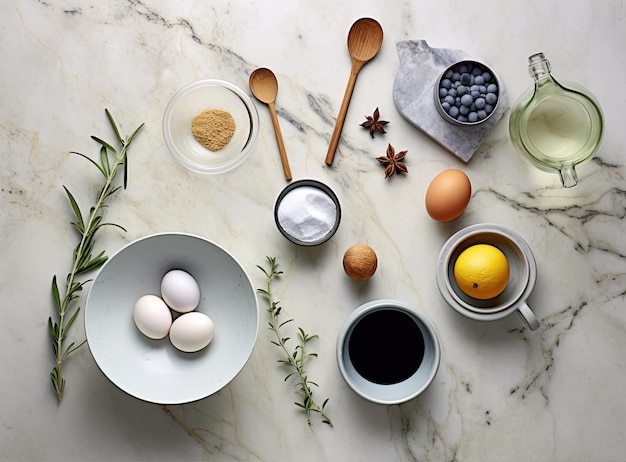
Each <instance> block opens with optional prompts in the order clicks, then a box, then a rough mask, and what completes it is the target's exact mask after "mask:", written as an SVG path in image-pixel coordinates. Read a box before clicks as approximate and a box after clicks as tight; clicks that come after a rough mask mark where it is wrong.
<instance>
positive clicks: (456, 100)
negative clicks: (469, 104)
mask: <svg viewBox="0 0 626 462" xmlns="http://www.w3.org/2000/svg"><path fill="white" fill-rule="evenodd" d="M454 105H455V106H457V107H458V106H460V105H461V97H460V96H457V97H456V98H454Z"/></svg>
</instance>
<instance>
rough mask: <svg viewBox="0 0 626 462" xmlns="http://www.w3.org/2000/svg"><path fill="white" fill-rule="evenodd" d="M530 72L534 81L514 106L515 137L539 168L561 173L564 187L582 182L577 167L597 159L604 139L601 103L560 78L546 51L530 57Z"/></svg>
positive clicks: (512, 124) (512, 127)
mask: <svg viewBox="0 0 626 462" xmlns="http://www.w3.org/2000/svg"><path fill="white" fill-rule="evenodd" d="M528 71H529V73H530V76H531V77H532V78H533V79H534V84H533V85H532V86H530V87H529V88H528V89H527V90H526V91H525V92H524V93H523V94H522V95H521V96H520V97H519V98H518V99H517V101H516V102H515V104H514V105H513V109H512V110H511V115H510V117H509V134H510V136H511V141H512V142H513V144H514V146H515V147H516V148H517V150H518V151H519V152H520V153H521V154H522V155H523V156H524V157H525V159H526V160H528V161H529V162H530V163H531V164H532V165H534V166H535V167H538V168H540V169H542V170H545V171H550V172H558V173H559V176H560V178H561V183H562V184H563V187H565V188H570V187H573V186H576V184H577V183H578V175H577V174H576V169H575V167H576V165H578V164H580V163H581V162H584V161H587V160H589V159H591V158H592V157H593V156H594V155H595V153H596V152H597V150H598V148H599V147H600V143H601V141H602V135H603V132H604V120H603V115H602V109H601V108H600V104H599V103H598V101H597V100H596V98H595V97H594V96H593V94H592V93H591V92H590V91H589V90H587V89H586V88H584V87H583V86H581V85H578V84H576V83H573V82H565V81H564V82H563V84H561V83H559V82H557V81H556V79H555V78H554V77H552V74H551V66H550V62H549V61H548V59H546V57H545V56H544V54H543V53H536V54H534V55H532V56H531V57H530V58H528Z"/></svg>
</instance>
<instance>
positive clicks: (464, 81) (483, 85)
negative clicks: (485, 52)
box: [433, 60, 500, 126]
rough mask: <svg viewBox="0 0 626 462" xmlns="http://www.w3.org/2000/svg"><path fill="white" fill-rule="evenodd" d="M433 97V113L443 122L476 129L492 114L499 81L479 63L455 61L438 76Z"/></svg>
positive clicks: (496, 99)
mask: <svg viewBox="0 0 626 462" xmlns="http://www.w3.org/2000/svg"><path fill="white" fill-rule="evenodd" d="M433 93H434V99H435V107H436V108H437V112H439V114H440V115H441V117H443V118H444V120H446V121H448V122H450V123H452V124H455V125H462V126H474V125H480V124H482V123H484V122H486V121H487V120H489V118H490V117H491V116H492V115H493V113H494V112H496V108H497V107H498V101H499V99H500V81H499V79H498V76H497V75H496V73H495V72H493V71H492V70H491V69H490V68H489V67H487V66H486V65H485V64H483V63H480V62H478V61H472V60H466V61H459V62H457V63H454V64H452V65H451V66H450V67H448V68H447V69H446V70H445V71H443V72H442V73H441V75H440V76H439V78H438V79H437V82H435V85H434V92H433Z"/></svg>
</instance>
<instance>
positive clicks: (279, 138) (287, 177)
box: [268, 103, 291, 181]
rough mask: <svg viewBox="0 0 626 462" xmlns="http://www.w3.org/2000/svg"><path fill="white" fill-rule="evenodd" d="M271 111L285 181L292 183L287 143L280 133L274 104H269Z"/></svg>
mask: <svg viewBox="0 0 626 462" xmlns="http://www.w3.org/2000/svg"><path fill="white" fill-rule="evenodd" d="M268 106H269V109H270V116H271V117H272V125H274V133H275V134H276V142H277V143H278V152H279V153H280V161H281V162H282V164H283V171H284V172H285V180H287V181H291V169H290V168H289V160H288V159H287V152H286V151H285V143H283V135H282V133H281V131H280V125H278V116H277V115H276V107H275V106H274V103H269V104H268Z"/></svg>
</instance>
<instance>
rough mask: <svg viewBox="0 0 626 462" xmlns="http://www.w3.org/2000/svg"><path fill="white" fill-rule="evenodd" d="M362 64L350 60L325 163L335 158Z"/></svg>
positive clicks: (327, 163) (328, 163)
mask: <svg viewBox="0 0 626 462" xmlns="http://www.w3.org/2000/svg"><path fill="white" fill-rule="evenodd" d="M363 64H365V63H362V62H357V61H353V62H352V71H351V72H350V79H348V86H347V87H346V92H345V93H344V95H343V101H342V103H341V108H340V109H339V115H338V116H337V122H336V123H335V129H334V130H333V136H331V138H330V145H329V146H328V153H327V154H326V165H332V163H333V159H334V158H335V151H336V150H337V146H338V145H339V138H341V131H342V130H343V124H344V122H345V121H346V114H347V113H348V106H349V105H350V99H351V98H352V92H353V91H354V85H355V84H356V78H357V76H358V75H359V71H360V70H361V68H362V67H363Z"/></svg>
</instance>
